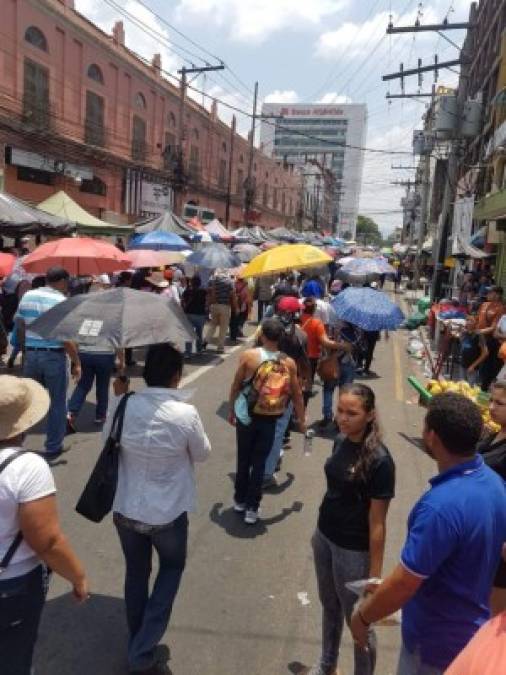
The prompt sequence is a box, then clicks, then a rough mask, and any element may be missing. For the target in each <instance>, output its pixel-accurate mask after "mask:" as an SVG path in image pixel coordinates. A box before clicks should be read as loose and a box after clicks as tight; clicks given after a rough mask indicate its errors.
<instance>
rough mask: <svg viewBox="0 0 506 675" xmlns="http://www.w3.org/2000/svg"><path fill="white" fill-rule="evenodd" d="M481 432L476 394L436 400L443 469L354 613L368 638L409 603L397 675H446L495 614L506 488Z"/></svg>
mask: <svg viewBox="0 0 506 675" xmlns="http://www.w3.org/2000/svg"><path fill="white" fill-rule="evenodd" d="M481 432H482V420H481V415H480V411H479V410H478V408H477V407H476V406H475V404H474V403H473V402H472V401H470V400H469V399H467V398H465V397H464V396H461V395H459V394H453V393H446V394H440V395H439V396H435V397H434V398H433V399H432V401H431V403H430V405H429V410H428V413H427V416H426V418H425V428H424V433H423V437H424V443H425V447H426V449H427V452H428V454H429V455H430V456H431V457H432V458H433V459H434V460H435V461H436V463H437V465H438V469H439V474H438V475H437V476H435V477H434V478H432V479H431V481H430V483H431V487H430V489H429V490H428V491H427V492H426V493H425V494H424V495H422V497H421V499H420V500H419V501H418V502H417V503H416V504H415V506H414V508H413V510H412V511H411V514H410V516H409V519H408V534H407V538H406V542H405V544H404V548H403V550H402V554H401V561H400V564H399V565H397V567H396V569H395V570H394V571H393V572H392V574H390V576H388V577H387V578H386V579H385V580H384V581H383V583H382V584H381V586H379V587H378V589H377V590H376V591H375V592H374V593H373V594H371V595H369V596H367V597H366V599H365V600H364V601H363V602H362V603H361V604H360V606H358V607H357V609H356V610H355V612H354V614H353V617H352V622H351V630H352V633H353V636H354V638H355V641H356V642H357V643H358V644H359V645H365V644H366V635H367V629H368V627H369V625H370V624H371V623H375V622H376V621H378V620H380V619H382V618H383V617H385V616H388V615H389V614H392V613H393V612H395V611H396V610H398V609H399V608H401V607H402V608H403V613H402V642H403V644H402V651H401V655H400V659H399V668H398V675H441V674H442V673H443V672H444V670H445V669H446V668H447V667H448V666H449V665H450V663H451V662H452V661H453V659H454V658H455V657H456V656H457V654H458V653H459V652H460V651H461V650H462V649H463V648H464V647H465V646H466V644H467V643H468V642H469V640H470V639H471V638H472V637H473V635H474V633H475V632H476V631H477V630H478V628H479V627H480V626H481V625H482V624H483V623H484V622H485V621H486V620H487V619H488V618H489V616H490V610H489V597H490V591H491V587H492V582H493V579H494V576H495V572H496V569H497V565H498V563H499V560H500V556H501V549H502V545H503V543H504V542H505V541H506V488H505V485H504V482H503V480H502V479H501V478H500V477H499V476H498V475H497V474H496V473H495V472H493V471H492V470H491V469H489V468H488V467H487V466H485V464H484V462H483V459H482V457H481V455H477V454H476V451H475V447H476V443H477V441H478V439H479V438H480V436H481Z"/></svg>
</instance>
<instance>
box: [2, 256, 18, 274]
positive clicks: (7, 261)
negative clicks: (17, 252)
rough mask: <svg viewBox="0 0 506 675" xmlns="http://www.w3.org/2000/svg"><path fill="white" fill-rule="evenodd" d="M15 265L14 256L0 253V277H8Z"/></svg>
mask: <svg viewBox="0 0 506 675" xmlns="http://www.w3.org/2000/svg"><path fill="white" fill-rule="evenodd" d="M15 264H16V256H14V255H11V254H10V253H0V277H8V276H9V274H10V273H11V272H12V270H13V269H14V265H15Z"/></svg>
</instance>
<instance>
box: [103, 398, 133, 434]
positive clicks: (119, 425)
mask: <svg viewBox="0 0 506 675" xmlns="http://www.w3.org/2000/svg"><path fill="white" fill-rule="evenodd" d="M133 393H134V392H133V391H129V392H128V393H127V394H124V396H123V398H122V399H121V401H120V402H119V404H118V407H117V408H116V412H115V413H114V418H113V420H112V425H111V433H110V434H109V436H110V437H111V438H113V439H114V440H115V441H116V442H117V443H119V442H120V440H121V434H122V433H123V421H124V419H125V409H126V404H127V402H128V399H129V398H130V396H132V394H133Z"/></svg>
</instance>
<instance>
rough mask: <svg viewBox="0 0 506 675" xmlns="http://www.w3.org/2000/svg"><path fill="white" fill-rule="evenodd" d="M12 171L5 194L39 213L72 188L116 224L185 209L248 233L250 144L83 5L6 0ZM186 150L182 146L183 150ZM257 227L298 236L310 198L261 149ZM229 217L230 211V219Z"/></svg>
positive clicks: (256, 171)
mask: <svg viewBox="0 0 506 675" xmlns="http://www.w3.org/2000/svg"><path fill="white" fill-rule="evenodd" d="M1 7H2V27H1V29H0V32H1V38H2V39H1V40H0V150H1V155H0V171H2V170H3V178H4V189H5V191H6V192H9V193H11V194H13V195H15V196H17V197H20V198H22V199H25V200H28V201H30V202H33V203H38V202H40V201H42V200H43V199H45V198H47V197H49V196H50V195H51V194H53V193H54V192H57V191H58V190H61V189H64V190H65V191H66V192H67V193H69V194H70V195H71V196H72V197H73V198H74V199H75V200H76V201H77V202H79V203H80V204H81V205H82V206H83V207H84V208H86V209H87V210H88V211H90V212H92V213H93V214H94V215H97V216H99V217H102V218H104V219H105V220H109V221H111V222H132V221H134V220H136V219H139V217H140V216H142V215H150V214H157V213H160V212H163V210H164V209H165V208H167V207H168V206H172V207H173V208H174V209H175V211H176V213H178V214H179V215H181V214H182V213H183V209H184V205H185V204H190V205H196V206H198V207H200V208H202V209H207V210H211V211H214V212H215V214H216V216H217V217H218V218H219V219H220V220H222V222H225V220H226V216H227V213H228V225H229V227H231V228H232V227H236V226H238V225H240V224H241V223H242V222H243V218H244V215H243V204H244V181H245V179H246V177H247V171H248V156H249V147H248V142H247V140H246V139H244V138H243V137H242V136H240V135H238V134H236V133H235V131H234V130H233V129H231V128H230V127H229V126H227V125H226V124H224V123H223V122H222V121H221V120H220V119H219V118H218V111H217V105H216V104H214V105H213V106H212V109H211V112H208V111H207V110H206V109H205V108H203V107H202V106H200V105H198V104H197V103H196V102H194V101H193V100H191V99H189V98H186V101H185V107H184V113H183V120H184V124H183V129H182V133H180V131H179V128H178V122H179V119H180V108H179V106H180V91H179V88H178V87H176V86H174V85H172V84H171V83H170V82H169V80H168V79H167V78H166V77H164V75H163V72H162V64H161V59H160V56H159V55H156V54H155V55H154V56H153V59H152V62H151V64H149V63H146V62H145V61H144V60H143V59H141V58H139V57H138V56H137V55H136V54H135V53H133V52H132V51H131V50H129V49H128V48H127V47H126V46H125V31H124V27H123V24H122V22H117V23H116V24H115V26H114V28H113V30H112V34H111V35H108V34H107V33H104V32H103V31H102V30H100V29H99V28H98V27H97V26H95V25H94V24H92V23H91V22H90V21H88V20H87V19H86V18H84V17H83V16H82V15H81V14H79V13H78V12H76V11H75V9H74V7H73V0H2V1H1ZM181 138H182V139H183V140H182V143H181V144H178V141H179V139H181ZM253 181H254V185H255V190H254V198H253V199H254V201H253V208H252V210H251V214H250V215H251V217H252V218H254V219H255V220H256V222H258V223H260V224H262V225H264V226H266V227H276V226H280V225H286V226H288V227H290V226H294V225H295V221H296V213H297V212H298V210H299V202H300V197H301V184H300V179H299V177H298V176H297V175H295V174H294V173H293V171H292V169H291V167H286V166H283V164H282V163H280V162H276V161H275V160H273V159H271V158H270V157H267V156H266V155H265V154H263V153H262V152H261V151H259V150H255V152H254V158H253ZM227 206H228V208H227Z"/></svg>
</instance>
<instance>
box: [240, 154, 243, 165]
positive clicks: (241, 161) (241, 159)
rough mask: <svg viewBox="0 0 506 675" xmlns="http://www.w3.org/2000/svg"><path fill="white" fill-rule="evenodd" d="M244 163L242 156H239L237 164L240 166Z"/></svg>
mask: <svg viewBox="0 0 506 675" xmlns="http://www.w3.org/2000/svg"><path fill="white" fill-rule="evenodd" d="M243 162H244V156H243V155H239V164H242V163H243Z"/></svg>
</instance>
